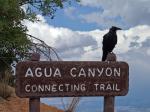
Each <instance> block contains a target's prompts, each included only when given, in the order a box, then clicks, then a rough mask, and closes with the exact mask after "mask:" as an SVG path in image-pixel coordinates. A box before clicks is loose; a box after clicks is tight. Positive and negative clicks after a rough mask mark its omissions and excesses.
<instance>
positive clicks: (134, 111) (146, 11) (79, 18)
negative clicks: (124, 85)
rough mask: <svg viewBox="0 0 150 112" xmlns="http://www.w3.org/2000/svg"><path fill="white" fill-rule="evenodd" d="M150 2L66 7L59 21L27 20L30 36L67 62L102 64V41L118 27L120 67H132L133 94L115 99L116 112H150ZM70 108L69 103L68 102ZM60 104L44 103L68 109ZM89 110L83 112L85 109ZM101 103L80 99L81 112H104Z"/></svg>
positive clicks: (97, 0)
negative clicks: (53, 49) (98, 62)
mask: <svg viewBox="0 0 150 112" xmlns="http://www.w3.org/2000/svg"><path fill="white" fill-rule="evenodd" d="M149 6H150V0H81V2H80V3H76V2H72V4H71V5H68V4H65V6H64V8H63V9H59V10H57V12H56V14H55V18H54V19H50V18H48V17H43V16H42V15H40V14H39V15H38V16H37V17H38V18H39V19H40V20H41V21H40V22H34V23H33V22H30V21H27V20H25V21H24V24H25V25H26V26H27V28H28V33H29V34H31V35H33V36H35V37H37V38H39V39H42V40H44V41H45V42H46V43H47V44H48V45H49V46H52V47H54V48H55V49H56V51H57V53H58V55H59V56H60V57H61V59H62V60H64V61H65V60H70V61H82V60H84V61H93V60H94V61H100V60H101V56H102V50H101V49H102V39H103V35H104V34H105V33H107V32H108V30H109V28H110V27H111V26H118V27H120V28H122V29H123V30H121V31H118V32H117V35H118V44H117V45H116V47H115V49H114V53H115V54H116V55H117V60H118V61H125V62H127V63H128V64H129V92H128V94H127V95H126V96H122V97H116V100H115V103H116V104H115V105H116V106H115V107H116V108H115V110H116V112H150V87H149V85H150V7H149ZM63 99H64V102H67V101H68V99H69V98H68V99H67V98H63ZM61 101H62V100H61V98H50V99H42V102H44V103H47V104H49V105H54V106H57V107H59V108H62V109H63V106H62V103H61ZM83 104H84V106H83ZM102 107H103V98H102V97H85V98H81V101H80V103H79V104H78V107H77V112H85V111H86V112H91V111H93V110H94V111H95V112H100V111H102Z"/></svg>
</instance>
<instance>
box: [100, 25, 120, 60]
mask: <svg viewBox="0 0 150 112" xmlns="http://www.w3.org/2000/svg"><path fill="white" fill-rule="evenodd" d="M117 30H121V28H118V27H115V26H112V27H111V28H110V29H109V32H108V33H107V34H105V35H104V36H103V42H102V44H103V47H102V50H103V56H102V61H105V60H106V58H107V55H108V53H110V52H112V51H113V49H114V47H115V45H116V44H117V34H116V31H117Z"/></svg>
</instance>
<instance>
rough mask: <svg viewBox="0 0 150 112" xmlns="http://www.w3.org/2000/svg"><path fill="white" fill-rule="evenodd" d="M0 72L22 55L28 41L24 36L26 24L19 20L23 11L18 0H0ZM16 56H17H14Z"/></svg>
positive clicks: (23, 14) (23, 16) (23, 15)
mask: <svg viewBox="0 0 150 112" xmlns="http://www.w3.org/2000/svg"><path fill="white" fill-rule="evenodd" d="M0 15H1V16H0V65H1V66H0V72H1V71H5V70H6V69H7V68H8V66H9V65H10V64H11V63H12V62H13V61H14V60H15V61H18V60H19V59H21V58H23V57H24V54H23V53H22V52H25V51H27V50H28V47H29V43H30V41H29V40H28V39H27V37H26V31H27V28H26V26H24V25H22V23H21V21H22V20H23V19H25V13H24V11H23V9H21V8H20V5H19V3H18V0H0ZM16 57H17V58H16Z"/></svg>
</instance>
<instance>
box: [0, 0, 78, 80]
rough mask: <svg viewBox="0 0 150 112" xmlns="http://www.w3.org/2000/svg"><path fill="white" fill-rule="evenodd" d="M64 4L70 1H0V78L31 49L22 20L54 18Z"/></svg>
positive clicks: (25, 56)
mask: <svg viewBox="0 0 150 112" xmlns="http://www.w3.org/2000/svg"><path fill="white" fill-rule="evenodd" d="M75 1H78V0H75ZM66 2H68V3H70V2H71V0H0V15H1V16H0V78H3V77H4V74H5V73H4V72H5V71H6V70H7V69H8V68H9V67H10V64H11V63H12V62H13V61H16V62H18V61H19V60H22V59H24V58H27V55H26V52H28V50H29V49H30V48H31V41H30V40H29V39H28V38H27V34H26V32H27V27H26V26H24V25H23V24H22V20H24V19H28V20H31V21H37V19H36V15H37V14H39V13H40V14H42V15H45V16H49V17H50V18H54V15H55V12H56V10H57V9H58V8H63V4H64V3H66ZM21 7H27V8H25V9H23V8H21Z"/></svg>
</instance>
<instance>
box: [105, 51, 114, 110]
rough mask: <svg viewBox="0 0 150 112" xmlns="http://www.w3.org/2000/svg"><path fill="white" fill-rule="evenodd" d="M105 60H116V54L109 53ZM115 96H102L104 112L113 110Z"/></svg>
mask: <svg viewBox="0 0 150 112" xmlns="http://www.w3.org/2000/svg"><path fill="white" fill-rule="evenodd" d="M107 61H111V62H116V55H115V54H113V53H109V54H108V56H107ZM114 108H115V96H104V112H114V110H115V109H114Z"/></svg>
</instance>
